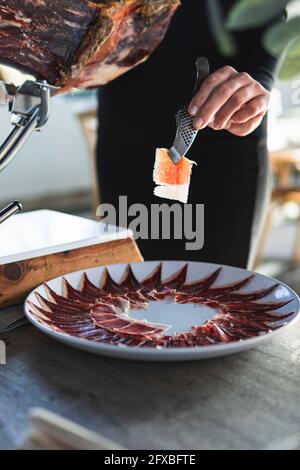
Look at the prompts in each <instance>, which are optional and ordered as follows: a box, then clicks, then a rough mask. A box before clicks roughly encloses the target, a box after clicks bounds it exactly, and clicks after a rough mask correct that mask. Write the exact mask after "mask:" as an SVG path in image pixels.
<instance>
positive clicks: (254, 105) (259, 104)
mask: <svg viewBox="0 0 300 470" xmlns="http://www.w3.org/2000/svg"><path fill="white" fill-rule="evenodd" d="M269 101H270V95H269V94H268V95H260V96H257V97H256V98H253V99H252V100H251V101H249V102H248V103H246V105H245V106H244V107H243V108H242V109H240V110H238V111H237V112H236V113H234V114H232V116H231V117H230V122H231V123H233V124H241V123H244V122H247V121H249V119H252V118H254V117H255V116H259V115H262V116H264V115H265V114H266V112H267V108H268V104H269Z"/></svg>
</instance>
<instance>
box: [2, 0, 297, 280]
mask: <svg viewBox="0 0 300 470" xmlns="http://www.w3.org/2000/svg"><path fill="white" fill-rule="evenodd" d="M295 13H297V14H300V1H294V2H293V3H292V4H291V6H290V11H289V14H290V15H293V14H295ZM0 79H4V80H6V81H12V82H14V83H21V82H22V81H23V80H24V76H23V75H22V74H20V73H19V72H17V71H13V70H12V69H10V68H7V67H0ZM96 108H97V96H96V92H78V93H74V94H73V95H69V96H60V97H57V98H55V99H54V100H52V110H51V116H50V120H49V122H48V124H47V126H46V127H45V129H44V130H43V131H42V132H36V133H35V134H34V135H33V136H32V138H31V139H30V140H29V142H28V143H27V144H26V145H25V147H24V148H23V150H22V151H21V153H20V155H18V156H17V158H16V159H15V160H14V161H13V162H12V164H10V165H9V166H8V167H7V169H6V170H5V172H4V173H3V174H1V183H0V206H3V205H5V204H6V203H8V202H10V201H11V200H12V199H19V200H21V201H22V203H23V206H24V210H34V209H41V208H49V209H55V210H60V211H63V212H68V213H76V214H83V215H85V216H87V217H91V218H93V217H94V214H95V209H96V207H97V204H98V200H99V198H98V192H97V185H96V181H95V171H94V168H95V157H94V149H95V143H96V130H97V120H96ZM0 122H1V129H0V139H3V138H4V137H5V136H6V134H7V133H8V132H9V130H10V120H9V114H8V112H7V109H6V107H5V106H0ZM268 145H269V151H270V152H269V158H270V166H271V169H272V175H273V193H272V199H271V201H270V207H269V212H268V214H267V220H266V223H265V226H264V229H263V232H262V236H261V240H260V244H259V250H258V255H257V260H256V265H255V269H257V270H258V271H260V272H263V273H266V274H269V275H273V276H276V277H279V278H281V279H282V280H284V281H285V282H287V283H288V284H289V285H291V286H292V287H295V288H297V282H298V284H299V286H298V289H300V282H299V281H297V279H300V75H299V77H294V78H293V79H292V80H285V81H280V80H277V81H276V84H275V88H274V90H273V93H272V99H271V106H270V113H269V142H268Z"/></svg>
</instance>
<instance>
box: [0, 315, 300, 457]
mask: <svg viewBox="0 0 300 470" xmlns="http://www.w3.org/2000/svg"><path fill="white" fill-rule="evenodd" d="M21 312H22V307H15V308H11V309H9V310H8V309H7V310H3V311H1V312H0V327H1V326H3V325H4V324H5V323H8V322H9V321H10V320H11V319H13V318H16V317H18V316H20V315H21ZM0 339H1V340H3V341H5V343H6V347H7V363H6V365H0V397H1V400H0V448H2V449H6V448H14V447H15V446H16V444H17V443H18V442H20V441H21V440H22V438H23V436H24V433H25V430H26V427H27V413H28V410H29V409H30V408H31V407H35V406H42V407H45V408H48V409H49V410H52V411H54V412H57V413H60V414H61V415H63V416H65V417H67V418H71V419H73V420H74V421H77V422H78V423H80V424H83V425H85V426H87V427H89V428H91V429H93V430H96V431H98V432H101V433H102V434H104V435H105V436H107V437H109V438H112V439H114V440H115V441H118V442H119V443H121V444H122V445H124V446H126V447H128V448H130V449H138V448H141V449H161V448H162V449H168V448H169V449H245V448H247V449H254V448H263V447H264V446H266V445H268V444H269V443H270V442H271V441H273V440H274V439H277V438H281V437H282V436H285V435H286V434H291V433H294V432H297V431H300V323H298V324H296V325H295V326H293V327H291V328H290V329H287V330H286V332H284V333H282V334H281V335H279V336H278V337H276V338H274V339H273V340H272V341H270V342H269V343H267V344H266V345H263V346H261V347H259V348H257V349H253V350H250V351H247V352H243V353H240V354H236V355H233V356H227V357H224V358H220V359H213V360H205V361H198V362H187V363H177V364H176V363H170V364H168V363H165V364H164V363H142V362H141V363H139V362H127V361H121V360H116V359H109V358H105V357H100V356H94V355H92V354H89V353H85V352H81V351H77V350H75V349H72V348H70V347H67V346H64V345H62V344H60V343H59V342H56V341H55V340H53V339H51V338H49V337H47V336H46V335H45V334H43V333H42V332H40V331H38V330H37V329H35V328H34V327H33V326H32V325H26V326H24V327H20V328H18V329H16V330H14V331H11V332H10V333H7V334H5V335H2V336H0ZM297 356H298V360H297Z"/></svg>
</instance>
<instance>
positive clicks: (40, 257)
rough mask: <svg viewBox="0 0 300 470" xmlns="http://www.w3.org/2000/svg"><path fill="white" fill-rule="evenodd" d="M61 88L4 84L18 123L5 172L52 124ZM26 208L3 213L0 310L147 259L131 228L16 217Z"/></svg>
mask: <svg viewBox="0 0 300 470" xmlns="http://www.w3.org/2000/svg"><path fill="white" fill-rule="evenodd" d="M55 90H56V88H55V87H53V86H50V85H49V84H47V83H46V82H38V81H31V80H27V81H25V82H24V83H23V84H22V85H21V86H19V87H16V86H14V85H12V84H8V83H5V82H2V81H0V104H6V105H8V110H9V112H10V113H11V115H12V119H11V122H12V124H13V129H12V131H11V132H10V134H9V135H8V137H7V138H6V139H5V140H4V142H3V143H2V144H1V145H0V172H1V171H2V170H3V169H4V168H5V167H6V166H7V165H8V164H9V163H10V162H11V161H12V160H13V159H14V157H15V156H16V155H17V153H18V152H19V151H20V150H21V148H22V147H23V145H24V144H25V143H26V141H27V140H28V138H29V137H30V136H31V134H32V133H33V132H34V131H38V130H40V129H41V128H42V127H43V126H44V125H45V124H46V122H47V120H48V118H49V112H50V98H51V96H52V95H53V94H54V92H55ZM21 210H22V205H21V203H20V202H19V201H13V202H11V203H10V204H9V205H8V206H6V207H5V208H3V209H0V247H1V248H0V307H6V306H9V305H14V304H16V303H19V302H22V301H23V300H24V298H25V297H26V295H27V294H28V293H29V292H30V291H31V290H32V289H33V288H34V287H36V286H38V285H39V284H41V283H42V282H44V281H46V280H49V279H51V278H53V277H56V276H60V275H62V274H66V273H68V272H70V271H78V270H81V269H87V268H91V267H95V266H100V265H108V264H115V263H128V262H134V261H142V257H141V255H140V252H139V250H138V248H137V246H136V244H135V241H134V240H133V235H132V232H131V231H129V230H126V229H119V228H118V227H114V226H107V225H106V224H104V223H102V222H96V221H92V220H87V219H83V218H81V217H75V216H72V215H68V214H61V213H59V212H55V211H48V210H41V211H33V212H28V213H25V214H16V213H17V212H19V211H21ZM11 216H13V217H11ZM8 219H9V220H8Z"/></svg>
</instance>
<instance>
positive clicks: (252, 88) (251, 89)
mask: <svg viewBox="0 0 300 470" xmlns="http://www.w3.org/2000/svg"><path fill="white" fill-rule="evenodd" d="M261 93H262V90H261V86H260V85H259V84H258V83H251V84H250V85H248V86H244V87H242V88H240V89H239V90H238V91H236V92H235V93H234V94H233V95H232V96H231V98H229V99H228V101H227V102H226V103H225V104H224V105H223V106H222V107H221V109H220V110H219V111H218V112H217V113H216V115H215V117H214V120H213V122H212V123H211V127H212V128H213V129H216V130H218V129H225V128H226V126H227V123H228V121H233V119H232V117H233V116H234V115H236V114H237V112H239V111H240V110H243V116H244V117H246V119H244V121H243V122H246V121H247V120H248V119H251V118H252V117H255V116H256V115H257V114H259V113H260V112H262V111H263V109H264V107H265V108H266V102H265V100H264V101H263V100H261V102H260V99H263V98H264V95H261ZM258 95H259V96H258ZM256 98H258V100H259V101H258V102H259V105H260V106H259V107H258V103H256V102H255V103H254V104H253V103H252V101H253V100H254V99H256ZM255 109H257V112H254V111H255ZM247 116H248V117H247ZM235 122H237V123H239V122H241V121H239V120H237V121H235Z"/></svg>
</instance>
